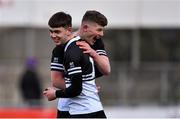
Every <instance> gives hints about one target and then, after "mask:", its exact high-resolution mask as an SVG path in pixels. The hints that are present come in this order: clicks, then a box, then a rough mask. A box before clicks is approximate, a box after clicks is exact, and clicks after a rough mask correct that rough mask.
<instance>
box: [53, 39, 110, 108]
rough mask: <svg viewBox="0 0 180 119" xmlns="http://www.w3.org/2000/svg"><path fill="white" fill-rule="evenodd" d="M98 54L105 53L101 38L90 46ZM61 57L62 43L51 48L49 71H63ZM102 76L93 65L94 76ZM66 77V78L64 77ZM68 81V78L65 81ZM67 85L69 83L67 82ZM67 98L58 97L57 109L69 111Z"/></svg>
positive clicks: (62, 52) (62, 55) (62, 51)
mask: <svg viewBox="0 0 180 119" xmlns="http://www.w3.org/2000/svg"><path fill="white" fill-rule="evenodd" d="M91 47H92V48H93V49H94V50H96V52H97V53H98V54H99V55H105V56H107V54H106V51H105V48H104V44H103V42H102V40H101V39H98V40H97V41H96V42H95V44H94V45H93V46H91ZM63 57H64V45H58V46H56V47H55V48H54V49H53V52H52V58H51V71H60V72H64V66H63ZM100 76H102V74H101V72H100V71H99V70H98V68H97V67H96V65H95V77H96V78H97V77H100ZM66 79H67V78H66ZM66 82H67V83H68V79H67V81H66ZM67 85H69V84H67ZM68 103H69V99H68V98H60V99H59V101H58V106H57V108H58V110H61V111H69V104H68Z"/></svg>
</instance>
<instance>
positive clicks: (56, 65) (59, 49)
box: [51, 45, 64, 72]
mask: <svg viewBox="0 0 180 119" xmlns="http://www.w3.org/2000/svg"><path fill="white" fill-rule="evenodd" d="M63 57H64V50H63V46H61V45H59V46H56V47H55V48H54V49H53V52H52V57H51V71H60V72H64V66H63Z"/></svg>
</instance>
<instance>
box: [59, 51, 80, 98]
mask: <svg viewBox="0 0 180 119" xmlns="http://www.w3.org/2000/svg"><path fill="white" fill-rule="evenodd" d="M72 51H73V52H72ZM81 56H82V51H81V50H80V49H79V48H75V49H71V51H70V52H68V51H67V53H66V54H65V59H64V66H65V69H66V73H67V75H68V78H70V81H71V85H70V86H69V87H68V88H66V89H65V90H58V91H56V97H62V98H71V97H75V96H78V95H80V93H81V91H82V67H81Z"/></svg>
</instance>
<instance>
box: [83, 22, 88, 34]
mask: <svg viewBox="0 0 180 119" xmlns="http://www.w3.org/2000/svg"><path fill="white" fill-rule="evenodd" d="M87 29H88V25H87V24H84V25H83V31H84V32H86V31H87Z"/></svg>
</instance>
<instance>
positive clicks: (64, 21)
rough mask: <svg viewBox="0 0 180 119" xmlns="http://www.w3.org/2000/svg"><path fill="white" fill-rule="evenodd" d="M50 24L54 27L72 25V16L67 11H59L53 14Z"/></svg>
mask: <svg viewBox="0 0 180 119" xmlns="http://www.w3.org/2000/svg"><path fill="white" fill-rule="evenodd" d="M48 25H49V26H50V27H52V28H57V27H72V17H71V16H70V15H69V14H67V13H65V12H57V13H55V14H54V15H53V16H51V18H50V19H49V22H48Z"/></svg>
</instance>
